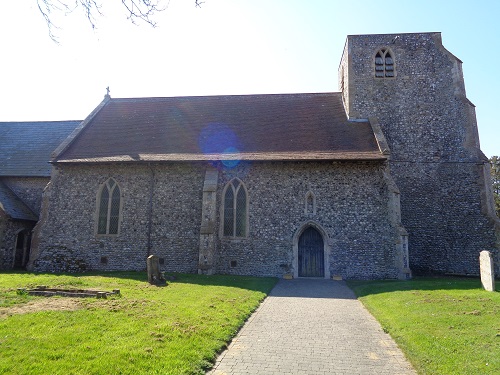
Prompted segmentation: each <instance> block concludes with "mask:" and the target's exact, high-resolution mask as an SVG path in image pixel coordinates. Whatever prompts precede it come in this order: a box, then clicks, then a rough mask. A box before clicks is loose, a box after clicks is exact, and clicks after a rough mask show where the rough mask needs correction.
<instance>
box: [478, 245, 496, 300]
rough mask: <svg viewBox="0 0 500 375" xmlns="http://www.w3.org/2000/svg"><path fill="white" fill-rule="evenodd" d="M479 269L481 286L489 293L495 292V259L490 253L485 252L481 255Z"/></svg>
mask: <svg viewBox="0 0 500 375" xmlns="http://www.w3.org/2000/svg"><path fill="white" fill-rule="evenodd" d="M479 268H480V272H481V284H483V288H484V289H486V290H487V291H490V292H494V291H495V269H494V267H493V257H492V256H491V253H490V252H489V251H486V250H483V251H481V252H480V253H479Z"/></svg>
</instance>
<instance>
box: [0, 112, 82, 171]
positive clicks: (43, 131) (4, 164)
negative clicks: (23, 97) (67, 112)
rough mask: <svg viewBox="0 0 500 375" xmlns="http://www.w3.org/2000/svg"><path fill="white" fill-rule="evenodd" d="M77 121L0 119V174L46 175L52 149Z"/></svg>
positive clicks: (71, 129) (73, 127)
mask: <svg viewBox="0 0 500 375" xmlns="http://www.w3.org/2000/svg"><path fill="white" fill-rule="evenodd" d="M80 122H81V121H37V122H0V176H37V177H44V176H50V169H51V166H50V164H49V161H50V157H51V153H52V151H54V150H55V149H56V148H57V146H59V144H61V142H62V141H63V140H64V139H65V138H66V137H67V136H68V135H69V134H70V133H71V132H72V131H73V130H74V129H75V128H76V126H77V125H78V124H79V123H80Z"/></svg>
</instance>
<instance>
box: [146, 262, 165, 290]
mask: <svg viewBox="0 0 500 375" xmlns="http://www.w3.org/2000/svg"><path fill="white" fill-rule="evenodd" d="M146 264H147V271H148V281H149V283H150V284H153V285H160V284H165V279H164V278H163V275H162V274H161V272H160V260H159V258H158V257H157V256H156V255H150V256H149V257H148V259H147V260H146Z"/></svg>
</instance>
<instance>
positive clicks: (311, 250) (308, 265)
mask: <svg viewBox="0 0 500 375" xmlns="http://www.w3.org/2000/svg"><path fill="white" fill-rule="evenodd" d="M298 255H299V277H325V253H324V245H323V237H322V236H321V234H320V233H319V232H318V231H317V230H316V229H314V228H313V227H309V228H307V229H306V230H305V231H304V232H303V233H302V234H301V235H300V238H299V252H298Z"/></svg>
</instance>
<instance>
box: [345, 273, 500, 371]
mask: <svg viewBox="0 0 500 375" xmlns="http://www.w3.org/2000/svg"><path fill="white" fill-rule="evenodd" d="M348 284H349V286H350V287H351V288H352V289H353V290H354V291H355V293H356V295H357V296H358V297H359V299H360V300H361V301H362V302H363V304H364V305H365V306H366V307H367V309H368V310H369V311H370V312H371V313H372V314H373V316H375V318H376V319H377V320H378V321H379V322H380V324H381V325H382V327H383V329H384V330H385V331H387V332H388V333H389V334H390V335H391V336H392V337H393V338H394V339H395V340H396V342H397V343H398V345H399V346H400V348H401V349H402V350H403V351H404V353H405V354H406V356H407V358H408V359H409V360H410V361H411V362H412V364H413V366H414V367H415V369H416V370H417V371H418V373H419V374H432V375H434V374H440V375H444V374H450V375H458V374H467V375H472V374H478V375H479V374H480V375H486V374H492V375H493V374H495V375H496V374H500V293H498V286H497V292H493V293H492V292H486V291H484V290H483V289H482V288H481V283H480V281H479V280H478V279H469V278H416V279H414V280H410V281H371V282H369V281H366V282H365V281H351V282H348Z"/></svg>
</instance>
